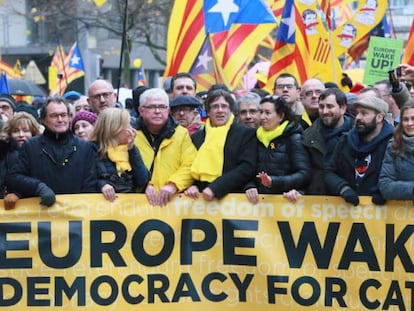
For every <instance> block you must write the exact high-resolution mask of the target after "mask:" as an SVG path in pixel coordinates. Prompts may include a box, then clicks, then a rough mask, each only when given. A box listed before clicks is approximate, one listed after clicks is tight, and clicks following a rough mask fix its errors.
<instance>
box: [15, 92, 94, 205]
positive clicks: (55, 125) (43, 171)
mask: <svg viewBox="0 0 414 311" xmlns="http://www.w3.org/2000/svg"><path fill="white" fill-rule="evenodd" d="M69 119H70V115H69V106H68V105H67V104H66V103H65V101H64V99H63V98H50V99H48V100H47V101H46V103H45V105H44V106H43V107H42V109H41V111H40V120H41V122H42V124H43V125H44V126H45V130H44V132H43V133H42V134H41V135H38V136H36V137H34V138H32V139H29V140H28V141H26V142H25V143H24V144H23V146H22V148H21V149H20V153H19V157H18V159H17V162H16V163H15V164H14V165H12V167H11V169H10V172H9V176H8V177H7V185H8V188H10V189H12V190H13V191H14V192H15V193H19V194H21V195H22V196H24V197H33V196H40V198H41V202H40V204H43V205H46V206H51V205H53V204H54V203H55V200H56V199H55V194H75V193H90V192H97V175H96V154H95V152H94V151H93V149H92V148H91V145H90V144H88V143H87V142H86V141H85V140H82V139H80V138H78V137H76V136H74V135H73V134H72V133H71V131H70V130H69V125H70V124H69Z"/></svg>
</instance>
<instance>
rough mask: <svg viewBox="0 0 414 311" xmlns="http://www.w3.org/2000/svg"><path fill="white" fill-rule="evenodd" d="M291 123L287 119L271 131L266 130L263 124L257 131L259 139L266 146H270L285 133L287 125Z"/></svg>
mask: <svg viewBox="0 0 414 311" xmlns="http://www.w3.org/2000/svg"><path fill="white" fill-rule="evenodd" d="M288 124H289V121H288V120H286V121H284V122H283V123H282V124H280V125H279V126H278V127H276V128H275V129H273V130H271V131H266V130H265V129H264V128H263V127H262V126H261V127H259V128H258V129H257V131H256V135H257V139H258V140H259V141H260V142H261V143H262V144H263V145H264V146H265V147H266V148H268V147H269V144H270V142H271V141H272V140H273V139H275V138H277V137H279V136H280V135H282V134H283V131H284V130H285V128H286V126H287V125H288Z"/></svg>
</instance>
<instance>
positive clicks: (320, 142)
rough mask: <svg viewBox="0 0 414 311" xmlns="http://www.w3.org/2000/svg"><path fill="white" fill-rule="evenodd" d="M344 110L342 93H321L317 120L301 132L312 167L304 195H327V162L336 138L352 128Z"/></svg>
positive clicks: (335, 89)
mask: <svg viewBox="0 0 414 311" xmlns="http://www.w3.org/2000/svg"><path fill="white" fill-rule="evenodd" d="M346 107H347V102H346V96H345V94H344V93H343V92H342V91H341V90H339V89H337V88H331V89H326V90H324V91H323V92H322V93H321V94H320V97H319V103H318V110H317V111H318V114H319V118H317V119H316V120H315V121H314V122H313V124H312V126H311V127H309V128H307V129H306V130H305V131H304V132H303V145H304V146H305V148H306V149H307V150H308V153H309V157H310V160H311V168H312V174H311V176H312V181H311V182H310V184H309V186H308V188H307V189H306V194H314V195H321V194H327V191H326V188H325V184H324V182H323V171H324V167H325V164H326V161H327V160H328V159H329V158H330V157H331V155H332V152H333V150H334V149H335V146H336V144H337V142H338V140H339V138H340V137H341V136H342V135H343V134H344V133H346V132H348V131H349V130H350V129H351V128H352V125H353V120H352V118H351V117H350V116H347V115H345V112H346Z"/></svg>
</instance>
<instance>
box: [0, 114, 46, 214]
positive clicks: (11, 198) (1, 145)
mask: <svg viewBox="0 0 414 311" xmlns="http://www.w3.org/2000/svg"><path fill="white" fill-rule="evenodd" d="M40 128H41V127H40V124H39V123H38V122H37V121H36V119H35V118H34V117H33V116H32V115H31V114H29V113H27V112H16V113H15V114H14V115H13V116H12V117H11V118H10V119H9V120H8V121H7V122H6V124H5V126H4V129H3V132H2V134H1V138H0V150H1V152H0V188H1V189H0V198H3V197H4V206H5V208H6V209H13V208H14V207H15V205H16V202H17V200H18V199H19V196H18V195H17V194H16V193H15V191H13V189H10V188H8V187H7V180H6V175H7V172H8V170H9V169H10V166H11V165H12V164H13V163H14V162H16V159H17V157H18V154H19V149H20V147H21V146H22V145H23V144H24V143H25V141H26V140H28V139H30V138H32V137H33V136H36V135H39V134H40Z"/></svg>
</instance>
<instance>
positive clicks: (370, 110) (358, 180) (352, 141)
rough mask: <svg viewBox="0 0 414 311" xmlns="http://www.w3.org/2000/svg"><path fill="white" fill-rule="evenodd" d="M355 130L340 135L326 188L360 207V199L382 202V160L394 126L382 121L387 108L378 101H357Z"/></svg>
mask: <svg viewBox="0 0 414 311" xmlns="http://www.w3.org/2000/svg"><path fill="white" fill-rule="evenodd" d="M354 105H355V110H356V116H355V127H354V128H353V129H352V130H350V131H349V133H348V134H347V135H343V136H342V137H341V139H340V140H339V142H338V144H337V145H336V147H335V150H334V152H333V154H332V157H331V158H330V159H329V160H328V163H327V166H326V171H325V179H324V180H325V186H326V187H327V189H328V191H329V192H330V193H332V194H334V195H341V196H342V197H343V198H344V199H345V201H346V202H349V203H352V204H353V205H358V204H359V197H358V196H359V195H369V196H371V197H372V203H374V204H377V205H382V204H384V203H385V199H384V198H383V197H382V195H381V193H380V192H379V189H378V179H379V174H380V171H381V166H382V160H383V157H384V153H385V149H386V147H387V144H388V141H389V139H390V138H391V136H392V133H393V126H392V125H390V124H389V123H388V122H386V121H385V116H386V114H387V113H388V104H387V103H386V102H385V101H384V100H382V99H380V98H377V97H367V98H363V99H358V101H357V102H356V103H355V104H354Z"/></svg>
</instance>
